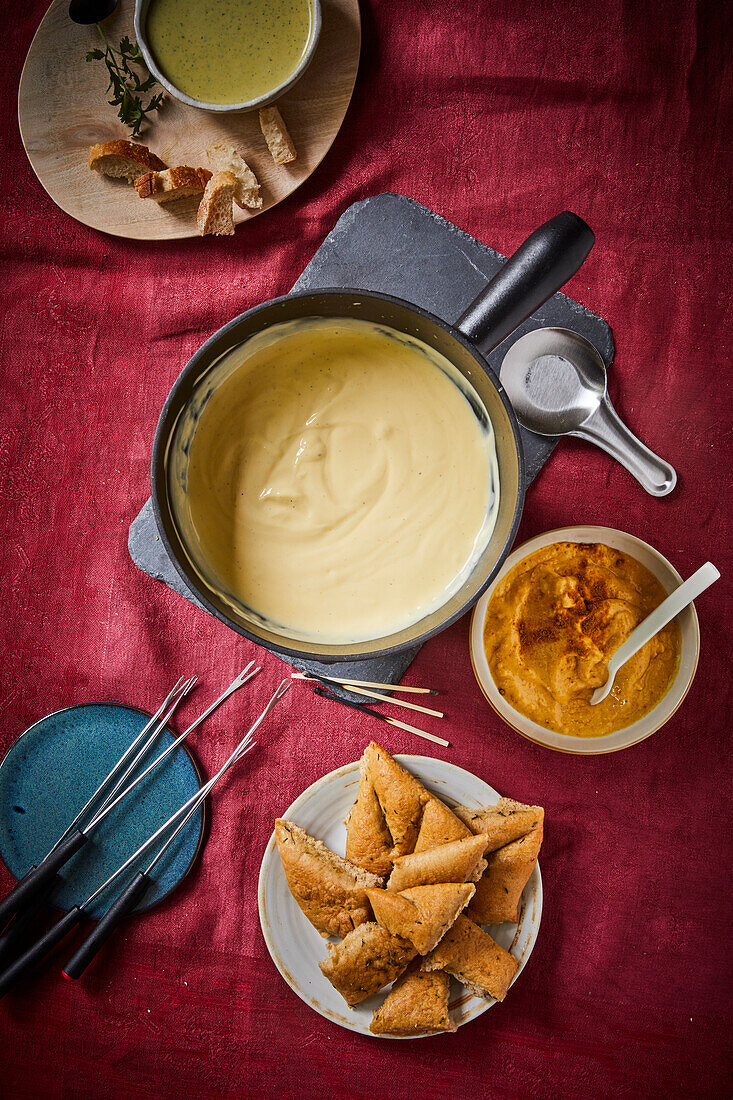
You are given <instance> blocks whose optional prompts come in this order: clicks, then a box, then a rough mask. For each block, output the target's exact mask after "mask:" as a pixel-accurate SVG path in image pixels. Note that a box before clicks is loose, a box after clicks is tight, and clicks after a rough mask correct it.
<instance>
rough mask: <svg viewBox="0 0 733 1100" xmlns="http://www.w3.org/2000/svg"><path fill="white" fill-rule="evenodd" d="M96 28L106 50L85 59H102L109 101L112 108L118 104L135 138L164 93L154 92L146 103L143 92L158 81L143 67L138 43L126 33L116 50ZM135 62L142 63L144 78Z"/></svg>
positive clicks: (119, 112) (142, 58) (118, 115)
mask: <svg viewBox="0 0 733 1100" xmlns="http://www.w3.org/2000/svg"><path fill="white" fill-rule="evenodd" d="M97 30H98V31H99V33H100V34H101V36H102V38H103V40H104V44H105V49H104V50H101V49H95V50H90V51H89V53H88V54H87V61H104V63H105V65H106V66H107V71H108V73H109V84H108V85H107V91H108V92H111V93H112V98H111V99H110V100H109V103H110V105H111V106H112V107H119V110H118V112H117V117H118V118H119V119H120V121H121V122H123V123H124V124H125V126H129V128H130V129H131V130H132V136H133V137H138V136H139V134H140V128H141V126H142V124H143V122H144V121H145V119H146V118H147V116H148V115H150V114H152V113H153V112H154V111H158V110H159V109H160V106H161V104H162V102H163V95H164V93H163V92H156V93H155V94H154V95H152V96H151V97H150V99H149V100H148V102H147V103H145V102H144V99H143V97H144V96H145V93H146V92H149V91H150V90H151V89H152V88H154V87H157V86H158V81H157V80H156V79H155V77H154V76H152V75H151V73H149V72H148V70H147V68H146V67H145V59H144V57H143V55H142V53H141V52H140V47H139V46H138V44H137V42H131V41H130V38H129V37H128V35H125V37H124V38H123V39H122V41H121V42H120V45H119V49H116V50H115V49H113V47H112V46H111V45H110V43H109V42H108V41H107V38H106V36H105V33H104V31H103V30H102V28H101V27H100V25H99V23H97ZM135 65H142V66H143V69H144V72H146V73H147V77H143V74H141V73H139V72H138V71H137V70H136V69H135V68H133V66H135ZM145 98H147V97H145Z"/></svg>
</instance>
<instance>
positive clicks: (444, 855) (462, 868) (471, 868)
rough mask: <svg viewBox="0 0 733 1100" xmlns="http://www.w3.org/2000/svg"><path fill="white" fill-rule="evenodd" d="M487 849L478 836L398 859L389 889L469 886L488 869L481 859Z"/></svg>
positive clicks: (453, 841)
mask: <svg viewBox="0 0 733 1100" xmlns="http://www.w3.org/2000/svg"><path fill="white" fill-rule="evenodd" d="M485 849H486V838H485V837H483V836H481V835H479V836H467V837H463V838H462V839H461V840H451V841H450V842H449V843H448V844H439V845H437V847H435V848H430V849H429V850H428V851H427V852H412V853H410V854H409V855H406V856H398V857H397V859H395V863H394V870H393V871H392V874H391V875H390V877H389V880H388V882H387V889H388V890H394V891H400V890H407V889H408V888H409V887H411V886H427V885H430V884H435V883H439V882H468V881H469V880H472V879H474V876H476V875H477V874H478V877H479V878H480V877H481V872H483V870H484V869H485V867H486V862H485V860H483V859H482V858H481V857H482V856H483V854H484V851H485Z"/></svg>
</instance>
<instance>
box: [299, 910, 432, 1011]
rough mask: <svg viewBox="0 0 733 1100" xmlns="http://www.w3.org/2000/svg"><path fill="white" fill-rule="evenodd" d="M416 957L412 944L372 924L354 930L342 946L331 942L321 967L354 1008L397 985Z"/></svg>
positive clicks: (342, 941) (343, 941) (342, 942)
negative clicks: (391, 983)
mask: <svg viewBox="0 0 733 1100" xmlns="http://www.w3.org/2000/svg"><path fill="white" fill-rule="evenodd" d="M415 954H416V952H415V948H414V947H413V946H412V944H411V943H408V942H407V941H406V940H402V939H400V938H399V937H398V936H391V935H390V934H389V932H387V931H386V930H385V929H384V928H382V927H380V925H378V924H374V923H373V922H371V923H368V924H362V925H360V926H359V927H358V928H354V929H353V931H351V932H349V933H348V935H347V936H345V937H344V939H343V940H341V943H329V945H328V958H327V959H325V960H324V962H322V963H319V964H318V965H319V967H320V969H321V971H322V972H323V974H324V975H325V976H326V977H327V978H328V980H329V982H330V983H331V985H332V986H333V987H334V989H337V990H338V991H339V993H340V994H341V996H342V997H343V998H344V1000H345V1001H346V1002H347V1004H349V1005H351V1007H352V1008H353V1007H354V1005H358V1004H359V1003H360V1002H361V1001H364V1000H366V998H367V997H371V995H372V994H373V993H378V992H379V990H380V989H383V988H384V986H385V985H389V983H390V982H393V981H394V980H395V978H396V977H397V976H398V975H399V974H401V973H402V971H403V970H404V969H405V967H406V966H407V965H408V963H409V962H410V961H411V960H412V959H414V958H415Z"/></svg>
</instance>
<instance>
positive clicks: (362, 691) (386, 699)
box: [299, 675, 445, 718]
mask: <svg viewBox="0 0 733 1100" xmlns="http://www.w3.org/2000/svg"><path fill="white" fill-rule="evenodd" d="M299 679H301V680H310V681H311V683H316V684H323V686H324V687H328V683H329V681H328V680H327V679H326V677H325V676H305V675H303V676H300V677H299ZM336 682H337V683H338V681H336ZM340 686H341V687H346V686H347V685H346V684H345V683H344V682H343V681H342V682H341V684H340ZM348 686H349V691H353V692H355V693H356V694H357V695H366V696H367V698H369V699H378V700H379V701H380V702H381V703H391V704H392V706H393V707H405V708H406V709H407V710H419V711H420V713H421V714H432V715H433V717H435V718H444V717H445V715H444V714H443V711H442V710H432V709H431V708H430V707H423V706H420V705H419V704H418V703H408V701H407V699H393V698H392V696H391V695H380V694H379V693H378V692H376V691H367V690H366V688H360V687H355V686H354V685H353V684H349V685H348Z"/></svg>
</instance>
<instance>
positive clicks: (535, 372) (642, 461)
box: [500, 328, 677, 497]
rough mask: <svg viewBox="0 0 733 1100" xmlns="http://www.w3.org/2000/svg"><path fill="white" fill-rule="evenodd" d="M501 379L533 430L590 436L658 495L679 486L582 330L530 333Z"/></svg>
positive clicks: (519, 414)
mask: <svg viewBox="0 0 733 1100" xmlns="http://www.w3.org/2000/svg"><path fill="white" fill-rule="evenodd" d="M500 377H501V381H502V384H503V386H504V389H505V390H506V392H507V395H508V397H509V400H510V401H511V403H512V405H513V406H514V411H515V413H516V414H517V419H518V420H519V422H520V424H522V425H523V426H524V427H525V428H529V430H530V431H531V432H536V433H537V435H577V436H579V437H580V438H581V439H588V440H590V442H591V443H595V444H596V446H597V447H600V448H601V449H602V450H604V451H607V452H608V454H610V455H611V456H612V457H613V458H615V459H616V461H617V462H620V463H621V465H622V466H625V467H626V469H627V470H628V471H629V473H630V474H632V475H633V476H634V477H635V478H636V480H637V481H638V482H639V483H640V485H642V486H643V487H644V488H645V489H646V491H647V493H651V494H652V496H655V497H663V496H666V495H667V493H671V492H672V490H673V489H674V487H675V485H676V484H677V474H676V473H675V471H674V469H673V468H672V466H670V465H669V463H668V462H664V461H663V459H661V458H659V456H658V455H655V454H654V452H653V451H650V450H649V448H648V447H645V446H644V444H643V443H642V442H641V440H639V439H637V438H636V436H635V435H634V434H633V432H631V431H629V429H628V428H627V427H626V425H625V424H624V422H623V420H621V418H620V417H619V415H618V413H617V412H616V410H615V409H614V407H613V405H612V404H611V401H610V399H609V397H608V392H607V389H606V366H605V364H604V362H603V360H602V359H601V357H600V355H599V354H598V352H597V351H596V349H595V348H594V347H593V345H592V344H591V343H589V342H588V341H587V340H586V339H584V337H582V336H579V335H578V334H577V332H571V331H570V330H569V329H564V328H540V329H535V330H534V331H533V332H528V333H527V334H526V336H522V337H521V338H520V339H519V340H517V342H516V343H515V344H513V345H512V346H511V348H510V349H509V351H508V352H507V354H506V355H505V357H504V362H503V363H502V366H501V374H500Z"/></svg>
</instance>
